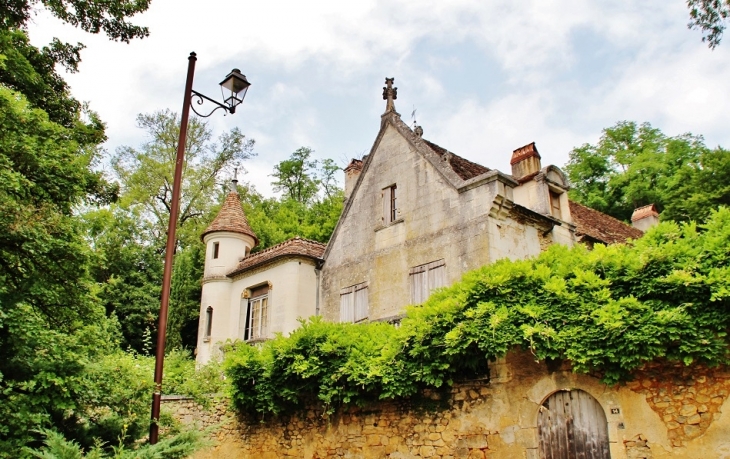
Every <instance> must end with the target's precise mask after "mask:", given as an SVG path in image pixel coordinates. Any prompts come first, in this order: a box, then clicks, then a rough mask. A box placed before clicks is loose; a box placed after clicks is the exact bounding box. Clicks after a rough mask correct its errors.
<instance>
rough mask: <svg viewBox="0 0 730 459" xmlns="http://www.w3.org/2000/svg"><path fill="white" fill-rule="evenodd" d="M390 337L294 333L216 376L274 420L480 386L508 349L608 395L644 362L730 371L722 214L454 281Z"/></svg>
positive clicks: (252, 410) (327, 327) (321, 329)
mask: <svg viewBox="0 0 730 459" xmlns="http://www.w3.org/2000/svg"><path fill="white" fill-rule="evenodd" d="M406 312H407V314H406V317H405V318H404V319H403V320H402V322H401V326H400V327H399V328H395V327H392V326H390V325H388V324H383V323H370V324H362V325H361V324H345V323H337V324H334V323H327V322H324V321H321V320H318V318H315V319H313V320H311V321H310V322H306V323H304V324H303V325H302V327H300V328H299V329H297V330H296V331H294V332H293V333H292V334H291V335H290V336H289V337H283V336H278V337H276V338H274V339H273V340H270V341H267V342H266V343H264V344H263V345H262V346H261V347H254V346H249V345H247V344H245V343H241V344H240V345H236V346H235V347H234V349H233V350H231V351H230V352H228V353H227V354H226V360H225V362H224V365H225V367H226V369H227V370H226V371H227V374H228V376H229V378H230V379H231V384H232V386H233V387H232V390H233V392H232V394H233V395H232V400H233V402H234V404H235V406H236V407H237V408H238V409H239V410H240V411H242V412H244V413H248V414H252V415H254V414H259V416H257V417H260V414H268V413H270V414H277V413H282V412H286V411H289V410H296V409H298V408H301V407H304V406H306V403H307V402H309V401H311V400H313V399H314V400H318V401H319V402H320V403H321V404H322V405H324V406H325V408H326V409H327V410H328V411H329V412H333V411H334V409H335V408H336V407H337V406H338V405H342V404H365V403H367V402H368V401H370V400H375V399H391V398H398V397H410V396H414V395H417V394H418V393H419V392H420V391H422V390H423V389H426V388H430V389H438V388H443V387H448V386H450V385H451V384H452V383H453V382H454V381H455V380H458V379H459V378H465V377H470V376H473V375H475V374H484V373H485V372H486V371H487V368H488V365H489V361H490V360H492V359H494V358H496V357H499V356H503V355H504V354H505V353H506V352H507V351H509V350H510V349H513V348H515V347H522V348H525V349H529V350H530V351H531V352H532V353H533V354H534V355H535V358H536V359H538V360H545V359H566V360H568V361H570V362H571V363H572V368H573V371H575V372H580V373H588V372H590V373H592V374H595V375H599V376H600V377H601V378H602V380H603V381H604V382H606V383H608V384H613V383H616V382H617V381H622V380H627V379H630V378H631V374H632V371H634V370H636V369H637V368H640V367H641V366H642V365H643V364H644V363H646V362H649V361H653V360H656V359H665V360H667V361H669V362H682V363H684V364H685V365H689V364H691V363H693V362H701V363H705V364H710V365H712V364H718V363H728V361H730V354H729V353H728V345H729V344H730V340H729V339H728V335H727V332H728V327H730V210H728V209H726V208H721V209H720V210H719V211H715V212H713V213H712V215H711V217H710V218H709V219H708V221H707V223H706V224H704V225H699V226H698V225H695V224H694V223H686V224H677V223H674V222H665V223H661V224H660V225H658V226H657V227H654V228H652V229H651V230H650V231H649V232H647V233H646V235H645V236H644V237H643V238H641V239H639V240H637V241H634V242H633V243H632V244H630V245H612V246H608V247H606V246H603V245H597V246H596V247H595V249H594V250H592V251H589V250H588V249H587V248H585V247H584V246H581V245H579V246H576V247H573V248H568V247H565V246H562V245H553V246H552V247H550V249H549V250H547V251H546V252H543V253H542V254H541V255H540V256H539V257H537V258H534V259H529V260H520V261H510V260H507V259H504V260H501V261H498V262H497V263H494V264H491V265H488V266H484V267H482V268H480V269H477V270H475V271H472V272H469V273H467V274H465V275H464V277H463V279H462V280H461V281H460V282H457V283H456V284H454V285H453V286H451V287H448V288H445V289H440V290H439V291H437V292H436V293H434V294H433V295H432V296H431V297H430V298H429V299H428V300H427V301H426V302H425V303H424V304H423V305H420V306H411V307H409V308H408V309H407V311H406Z"/></svg>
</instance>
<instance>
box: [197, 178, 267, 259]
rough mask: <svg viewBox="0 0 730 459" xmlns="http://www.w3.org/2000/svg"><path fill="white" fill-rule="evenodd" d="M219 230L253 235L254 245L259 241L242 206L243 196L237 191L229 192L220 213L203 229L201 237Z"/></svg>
mask: <svg viewBox="0 0 730 459" xmlns="http://www.w3.org/2000/svg"><path fill="white" fill-rule="evenodd" d="M217 231H227V232H230V233H238V234H246V235H248V236H251V237H252V238H253V240H254V244H253V245H254V247H255V246H256V244H258V243H259V238H258V237H256V233H254V232H253V230H252V229H251V226H250V225H249V224H248V219H247V218H246V214H245V213H244V212H243V207H241V198H240V197H239V196H238V193H237V192H236V191H231V192H230V193H228V196H226V200H225V201H224V202H223V205H222V206H221V210H220V211H219V212H218V215H217V216H216V217H215V219H214V220H213V222H212V223H211V224H210V225H208V227H207V228H206V229H205V231H203V234H201V235H200V238H201V239H203V238H205V235H206V234H209V233H213V232H217Z"/></svg>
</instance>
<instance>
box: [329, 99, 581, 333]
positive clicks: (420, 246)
mask: <svg viewBox="0 0 730 459" xmlns="http://www.w3.org/2000/svg"><path fill="white" fill-rule="evenodd" d="M531 148H532V150H531V151H532V152H533V154H531V155H527V156H525V155H521V156H519V155H518V156H519V158H518V163H519V162H523V161H533V162H534V163H535V164H533V166H534V167H537V168H538V169H537V171H536V172H535V173H534V174H532V177H531V178H530V179H529V180H526V181H525V182H524V183H520V182H518V181H517V180H515V178H513V177H512V176H509V175H506V174H503V173H501V172H499V171H496V170H490V169H488V168H486V167H484V166H481V165H478V164H475V163H471V162H470V161H467V160H466V159H464V158H461V157H459V156H457V155H455V154H453V153H450V152H449V151H447V150H445V149H443V148H441V147H439V146H438V145H435V144H433V143H431V142H428V141H426V140H424V139H422V138H421V137H419V136H418V135H416V134H415V133H414V132H413V131H412V130H411V129H410V128H409V127H408V126H406V125H405V124H404V123H403V122H402V121H401V119H400V117H399V115H398V114H397V113H395V112H389V113H386V114H385V115H383V124H382V127H381V130H380V133H379V135H378V138H377V139H376V141H375V144H374V146H373V148H372V150H371V151H370V154H369V155H368V156H367V157H366V158H365V160H364V161H363V162H362V163H360V162H359V161H358V162H357V163H355V162H353V163H352V164H351V167H348V169H347V170H348V186H347V188H348V199H347V201H346V205H345V209H344V210H343V213H342V216H341V217H340V220H339V222H338V225H337V227H336V229H335V232H334V234H333V236H332V238H331V240H330V242H329V244H328V246H327V250H326V252H325V255H324V259H325V260H324V263H323V267H322V276H321V300H320V301H321V314H322V316H323V317H324V318H325V319H326V320H330V321H335V322H337V321H340V320H342V318H341V317H340V314H341V312H340V295H341V292H342V291H343V289H345V288H347V287H349V286H353V285H360V284H367V288H368V315H367V319H368V320H384V319H386V320H387V319H390V318H393V317H397V316H398V315H399V314H401V313H402V312H403V309H404V307H405V306H407V305H408V304H411V303H413V298H412V297H411V286H410V285H409V284H410V279H409V272H410V271H411V270H412V269H413V268H414V267H418V266H422V265H425V264H428V263H432V262H435V261H437V260H443V264H444V265H445V270H446V274H445V279H446V283H445V285H450V284H452V283H453V282H455V281H457V280H458V279H460V278H461V276H462V274H463V273H464V272H466V271H469V270H472V269H476V268H478V267H480V266H483V265H486V264H489V263H493V262H494V261H496V260H499V259H501V258H512V259H521V258H527V257H531V256H535V255H537V254H539V253H540V251H541V250H544V248H545V247H547V246H548V245H549V244H551V243H561V244H566V245H572V244H573V243H574V242H575V234H574V232H575V227H574V225H573V224H572V219H571V216H570V210H569V206H568V198H567V193H565V191H566V190H567V183H566V180H565V177H564V176H563V174H562V172H561V171H560V170H559V169H557V168H556V167H554V166H549V167H546V168H544V169H542V170H540V169H539V155H537V150H536V149H535V147H534V144H531ZM355 177H356V178H357V180H356V181H355ZM353 181H355V183H354V184H353ZM390 188H395V189H396V190H397V204H396V210H394V212H395V213H396V215H392V216H391V215H388V207H389V205H390V203H389V199H390V195H389V194H388V193H390V191H389V190H390ZM550 191H552V193H553V194H552V196H554V197H555V199H556V201H555V203H554V205H555V206H556V207H557V208H558V212H553V213H551V201H550V196H551V194H550Z"/></svg>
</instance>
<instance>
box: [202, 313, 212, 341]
mask: <svg viewBox="0 0 730 459" xmlns="http://www.w3.org/2000/svg"><path fill="white" fill-rule="evenodd" d="M212 334H213V306H208V307H207V308H206V309H205V329H204V330H203V341H210V337H211V336H212Z"/></svg>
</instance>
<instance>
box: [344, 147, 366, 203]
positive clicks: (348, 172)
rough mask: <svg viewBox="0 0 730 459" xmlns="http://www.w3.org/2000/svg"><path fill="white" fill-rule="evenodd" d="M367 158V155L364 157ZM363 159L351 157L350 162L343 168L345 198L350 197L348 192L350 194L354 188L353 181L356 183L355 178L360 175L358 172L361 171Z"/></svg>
mask: <svg viewBox="0 0 730 459" xmlns="http://www.w3.org/2000/svg"><path fill="white" fill-rule="evenodd" d="M365 158H367V156H366V157H365ZM365 158H363V160H364V159H365ZM363 160H360V159H353V160H352V161H350V164H348V165H347V167H346V168H345V199H346V200H347V199H349V198H350V194H352V190H353V188H355V183H357V178H358V177H360V172H362V162H363Z"/></svg>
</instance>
